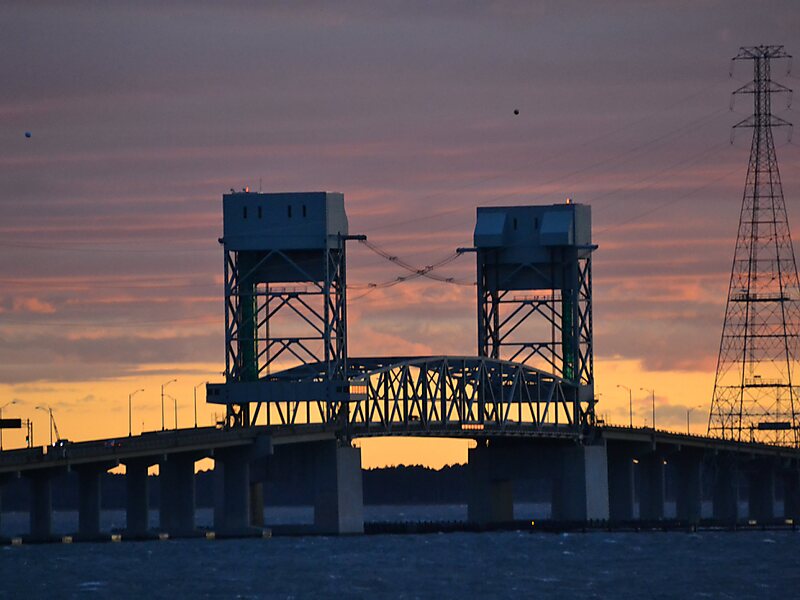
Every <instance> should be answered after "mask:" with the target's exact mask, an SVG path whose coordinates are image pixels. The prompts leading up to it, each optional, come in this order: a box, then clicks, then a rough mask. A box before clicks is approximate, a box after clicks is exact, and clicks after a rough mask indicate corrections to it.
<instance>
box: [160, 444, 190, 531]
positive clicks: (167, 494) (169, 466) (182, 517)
mask: <svg viewBox="0 0 800 600" xmlns="http://www.w3.org/2000/svg"><path fill="white" fill-rule="evenodd" d="M196 458H197V457H196V456H195V454H193V453H190V454H168V455H167V456H166V457H165V459H164V460H163V461H162V462H161V463H160V464H159V480H160V485H161V490H160V491H161V506H160V509H159V517H160V522H159V524H160V527H161V530H162V531H165V532H166V533H168V534H169V535H170V536H173V537H176V536H187V535H191V534H193V533H194V532H195V527H194V511H195V488H194V463H195V460H196Z"/></svg>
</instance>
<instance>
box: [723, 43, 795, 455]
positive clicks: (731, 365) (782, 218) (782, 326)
mask: <svg viewBox="0 0 800 600" xmlns="http://www.w3.org/2000/svg"><path fill="white" fill-rule="evenodd" d="M782 58H787V59H788V58H790V56H789V55H788V54H787V53H786V52H784V50H783V46H754V47H748V48H741V50H740V52H739V54H738V55H737V56H736V57H734V61H739V60H747V61H752V64H753V80H752V81H751V82H749V83H748V84H746V85H744V86H742V87H741V88H739V89H738V90H736V91H735V92H734V95H739V94H746V95H752V96H753V103H754V110H753V115H752V116H750V117H748V118H747V119H744V120H743V121H741V122H740V123H738V124H737V125H735V127H734V128H739V127H747V128H752V129H753V139H752V145H751V150H750V161H749V165H748V169H747V179H746V182H745V189H744V197H743V199H742V210H741V214H740V217H739V231H738V236H737V240H736V251H735V254H734V259H733V266H732V269H731V279H730V287H729V291H728V302H727V306H726V309H725V323H724V326H723V331H722V339H721V342H720V350H719V359H718V362H717V373H716V380H715V385H714V396H713V398H712V402H711V412H710V416H709V424H708V432H709V434H712V435H718V436H721V437H723V438H726V439H733V440H737V441H757V442H765V443H770V444H780V445H792V446H798V445H799V443H800V439H799V438H798V434H799V433H800V431H799V430H798V427H800V416H799V415H798V410H800V403H798V391H800V390H798V386H797V366H798V360H799V359H800V285H798V277H797V264H796V261H795V255H794V249H793V247H792V239H791V236H790V234H789V221H788V217H787V214H786V204H785V202H784V198H783V190H782V186H781V179H780V172H779V170H778V159H777V156H776V154H775V144H774V142H773V137H772V128H773V127H780V126H788V125H789V123H787V122H786V121H784V120H783V119H780V118H779V117H776V116H774V115H773V114H772V110H771V96H772V94H775V93H783V92H791V90H789V89H788V88H786V87H785V86H783V85H781V84H779V83H777V82H775V81H772V77H771V65H770V61H771V60H772V59H782Z"/></svg>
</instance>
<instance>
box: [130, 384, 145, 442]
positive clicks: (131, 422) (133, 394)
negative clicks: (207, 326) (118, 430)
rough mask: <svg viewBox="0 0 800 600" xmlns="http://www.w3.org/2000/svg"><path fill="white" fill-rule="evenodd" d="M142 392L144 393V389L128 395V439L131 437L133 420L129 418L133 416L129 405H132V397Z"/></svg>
mask: <svg viewBox="0 0 800 600" xmlns="http://www.w3.org/2000/svg"><path fill="white" fill-rule="evenodd" d="M143 391H144V389H141V390H136V391H135V392H131V393H130V394H128V437H131V436H132V435H133V419H132V418H131V417H132V415H133V412H132V410H131V404H132V401H133V397H134V396H135V395H136V394H138V393H139V392H143Z"/></svg>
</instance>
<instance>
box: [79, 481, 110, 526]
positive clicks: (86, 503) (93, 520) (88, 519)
mask: <svg viewBox="0 0 800 600" xmlns="http://www.w3.org/2000/svg"><path fill="white" fill-rule="evenodd" d="M105 472H106V471H105V469H104V468H102V467H95V466H86V467H82V468H80V469H78V535H79V536H81V537H87V538H91V537H94V536H97V535H99V534H100V477H101V475H102V474H103V473H105Z"/></svg>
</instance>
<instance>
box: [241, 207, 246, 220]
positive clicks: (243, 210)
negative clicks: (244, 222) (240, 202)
mask: <svg viewBox="0 0 800 600" xmlns="http://www.w3.org/2000/svg"><path fill="white" fill-rule="evenodd" d="M242 218H243V219H246V218H247V207H246V206H243V207H242Z"/></svg>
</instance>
